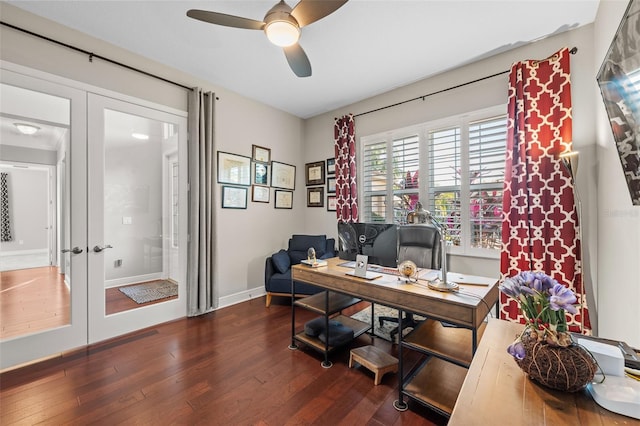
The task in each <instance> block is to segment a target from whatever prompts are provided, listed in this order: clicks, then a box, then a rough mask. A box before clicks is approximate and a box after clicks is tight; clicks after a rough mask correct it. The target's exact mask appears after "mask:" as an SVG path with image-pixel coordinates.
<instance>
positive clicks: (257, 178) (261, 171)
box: [251, 161, 271, 186]
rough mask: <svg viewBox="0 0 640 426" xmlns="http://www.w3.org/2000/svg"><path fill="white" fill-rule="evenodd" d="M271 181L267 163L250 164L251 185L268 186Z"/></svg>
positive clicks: (269, 168) (255, 162)
mask: <svg viewBox="0 0 640 426" xmlns="http://www.w3.org/2000/svg"><path fill="white" fill-rule="evenodd" d="M270 181H271V166H270V165H269V164H268V163H261V162H259V161H254V162H253V163H252V164H251V184H252V185H261V186H269V185H270Z"/></svg>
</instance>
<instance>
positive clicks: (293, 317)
mask: <svg viewBox="0 0 640 426" xmlns="http://www.w3.org/2000/svg"><path fill="white" fill-rule="evenodd" d="M295 301H296V285H295V283H294V281H293V278H291V344H290V345H289V349H291V350H292V351H295V350H297V349H298V344H297V343H296V338H295V336H296V304H295Z"/></svg>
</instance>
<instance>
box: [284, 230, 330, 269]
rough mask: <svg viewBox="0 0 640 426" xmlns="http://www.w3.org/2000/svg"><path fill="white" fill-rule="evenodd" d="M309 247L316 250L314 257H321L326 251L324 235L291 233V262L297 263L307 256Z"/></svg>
mask: <svg viewBox="0 0 640 426" xmlns="http://www.w3.org/2000/svg"><path fill="white" fill-rule="evenodd" d="M310 247H313V248H314V249H315V250H316V257H317V258H321V257H322V256H324V254H325V252H326V251H327V237H326V235H293V236H292V237H291V238H290V239H289V257H290V258H291V264H292V265H297V264H298V263H300V261H302V260H304V259H306V258H307V251H308V250H309V248H310Z"/></svg>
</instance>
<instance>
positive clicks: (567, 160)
mask: <svg viewBox="0 0 640 426" xmlns="http://www.w3.org/2000/svg"><path fill="white" fill-rule="evenodd" d="M558 158H559V159H560V160H561V162H562V165H563V166H564V168H565V169H566V170H567V172H569V176H570V177H571V184H572V185H573V197H574V199H575V203H576V210H577V213H578V239H579V240H580V333H584V299H585V289H584V256H583V249H582V244H583V243H584V242H583V241H582V226H583V224H582V201H581V200H580V195H579V194H578V185H577V183H576V175H577V174H578V160H579V153H578V151H567V152H564V153H562V154H560V155H559V156H558Z"/></svg>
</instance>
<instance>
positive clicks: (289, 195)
mask: <svg viewBox="0 0 640 426" xmlns="http://www.w3.org/2000/svg"><path fill="white" fill-rule="evenodd" d="M273 198H274V202H273V207H274V208H276V209H292V208H293V191H283V190H279V189H276V190H275V191H274V195H273Z"/></svg>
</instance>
